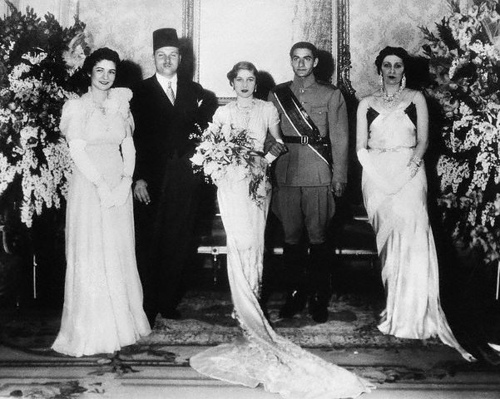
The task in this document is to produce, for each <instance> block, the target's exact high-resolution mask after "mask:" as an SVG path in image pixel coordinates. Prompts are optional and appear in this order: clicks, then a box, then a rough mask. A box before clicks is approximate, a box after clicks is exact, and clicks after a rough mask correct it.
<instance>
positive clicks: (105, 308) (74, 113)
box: [52, 89, 151, 356]
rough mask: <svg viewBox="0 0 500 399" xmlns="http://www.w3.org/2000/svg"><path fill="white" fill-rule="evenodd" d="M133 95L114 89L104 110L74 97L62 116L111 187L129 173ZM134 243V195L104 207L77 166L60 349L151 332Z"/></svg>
mask: <svg viewBox="0 0 500 399" xmlns="http://www.w3.org/2000/svg"><path fill="white" fill-rule="evenodd" d="M130 97H131V92H130V91H128V89H112V90H111V92H110V93H109V98H108V99H107V100H106V102H105V104H104V107H105V108H104V110H101V109H99V108H97V107H96V106H95V104H94V103H93V101H92V97H91V94H90V93H87V94H84V95H83V96H82V97H81V98H80V99H75V100H69V101H68V103H67V104H66V105H65V107H64V109H63V114H62V118H61V130H62V132H63V133H64V134H65V135H66V137H67V140H68V141H71V140H73V139H81V140H85V141H86V143H87V146H86V147H85V152H86V154H87V155H88V157H89V159H90V161H91V163H92V165H93V166H94V167H95V168H96V169H97V171H98V172H99V173H100V174H101V175H102V176H103V178H104V180H105V181H106V183H107V184H108V185H109V187H110V188H111V189H113V188H114V187H116V186H117V185H118V184H119V182H120V180H121V176H122V173H123V159H122V156H121V153H120V145H121V143H122V141H123V140H124V139H125V137H126V135H128V136H130V132H131V131H132V128H133V120H132V117H131V116H130V113H129V108H128V101H129V99H130ZM127 132H128V133H127ZM134 242H135V241H134V225H133V209H132V195H131V194H130V195H129V196H128V197H127V200H126V202H125V204H124V205H122V206H113V207H111V208H107V209H106V208H103V207H101V204H100V199H99V197H98V193H97V189H96V187H95V186H94V185H93V184H92V183H91V182H90V181H89V180H88V179H87V178H86V177H85V176H84V174H83V173H82V172H81V171H80V170H79V169H78V168H77V167H74V172H73V176H72V180H71V182H70V187H69V193H68V203H67V210H66V258H67V270H66V283H65V294H64V307H63V314H62V320H61V329H60V331H59V334H58V336H57V338H56V341H55V342H54V344H53V346H52V348H53V349H54V350H56V351H57V352H61V353H65V354H67V355H70V356H82V355H92V354H96V353H113V352H114V351H117V350H119V349H120V348H121V347H123V346H126V345H130V344H133V343H134V342H136V341H137V340H138V339H139V337H141V336H144V335H147V334H149V333H150V331H151V329H150V326H149V323H148V320H147V317H146V315H145V313H144V311H143V308H142V287H141V283H140V280H139V274H138V272H137V266H136V260H135V249H134V248H135V245H134Z"/></svg>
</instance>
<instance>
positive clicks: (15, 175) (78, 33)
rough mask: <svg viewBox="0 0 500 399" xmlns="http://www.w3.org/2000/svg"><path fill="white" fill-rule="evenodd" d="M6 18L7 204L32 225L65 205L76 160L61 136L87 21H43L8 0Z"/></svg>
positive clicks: (2, 192) (0, 183) (1, 122)
mask: <svg viewBox="0 0 500 399" xmlns="http://www.w3.org/2000/svg"><path fill="white" fill-rule="evenodd" d="M7 3H8V4H9V8H10V15H8V16H6V17H4V18H3V19H1V20H0V71H1V87H0V205H2V207H5V206H6V205H7V204H12V203H13V204H15V209H16V211H17V212H18V213H17V216H16V217H19V218H20V220H21V221H22V222H23V223H24V224H25V225H26V226H28V227H31V225H32V220H33V216H34V214H35V213H36V214H41V213H42V212H43V210H44V209H45V208H51V207H55V208H59V207H60V206H61V203H62V201H63V198H64V197H65V196H66V192H67V182H68V177H69V174H70V172H71V161H70V158H69V153H68V150H67V145H66V143H65V142H64V140H63V139H62V137H61V133H60V131H59V127H58V126H59V120H60V115H61V109H62V106H63V104H64V102H65V101H66V100H67V99H68V98H69V97H71V96H72V95H73V94H72V92H73V90H74V88H75V86H74V84H75V81H76V80H75V79H76V78H77V76H78V74H75V71H77V70H78V69H79V67H80V66H81V64H82V63H83V60H84V59H85V54H86V52H88V50H89V48H88V46H87V44H86V43H85V40H84V38H85V35H84V28H85V26H84V24H82V23H81V22H78V21H76V22H75V24H74V25H73V26H71V27H69V28H62V27H61V25H60V24H59V23H58V22H57V20H56V19H55V18H54V16H53V15H51V14H47V15H46V16H45V17H44V19H43V20H42V19H40V18H39V17H38V16H37V15H36V14H35V12H34V11H33V9H30V8H27V10H26V13H21V12H19V11H18V10H16V8H15V7H13V6H12V4H11V3H10V2H7Z"/></svg>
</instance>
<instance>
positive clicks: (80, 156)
mask: <svg viewBox="0 0 500 399" xmlns="http://www.w3.org/2000/svg"><path fill="white" fill-rule="evenodd" d="M68 146H69V153H70V155H71V159H73V161H74V162H75V165H76V167H77V168H78V170H79V171H80V172H81V173H82V174H83V175H84V176H85V177H86V178H87V179H88V180H90V181H91V182H92V183H93V184H94V185H95V186H96V187H97V195H98V196H99V199H100V200H101V206H102V207H104V208H110V207H112V206H113V199H112V196H111V190H110V188H109V186H108V185H107V184H106V182H105V181H104V179H103V178H102V176H101V174H100V173H99V172H98V170H97V169H96V167H95V166H94V164H93V163H92V160H91V159H90V157H89V155H88V154H87V151H85V147H86V146H87V142H86V141H85V140H82V139H74V140H71V141H70V142H69V143H68Z"/></svg>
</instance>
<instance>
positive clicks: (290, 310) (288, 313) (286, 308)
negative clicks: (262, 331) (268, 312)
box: [279, 290, 306, 319]
mask: <svg viewBox="0 0 500 399" xmlns="http://www.w3.org/2000/svg"><path fill="white" fill-rule="evenodd" d="M305 306H306V296H305V295H304V293H302V292H301V291H298V290H295V291H292V292H291V293H290V294H288V296H287V299H286V302H285V304H284V305H283V307H282V308H281V310H280V313H279V316H280V318H282V319H291V318H293V316H295V315H296V314H297V313H300V312H301V311H302V310H303V309H304V308H305Z"/></svg>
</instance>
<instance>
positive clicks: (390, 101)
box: [380, 86, 404, 108]
mask: <svg viewBox="0 0 500 399" xmlns="http://www.w3.org/2000/svg"><path fill="white" fill-rule="evenodd" d="M403 89H404V87H403V86H399V89H398V91H397V92H396V93H394V94H389V93H387V91H386V90H385V87H383V88H381V89H380V91H381V92H382V100H383V101H384V105H385V107H387V108H392V107H394V105H395V104H396V102H397V100H398V99H399V96H400V95H401V93H402V92H403Z"/></svg>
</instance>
